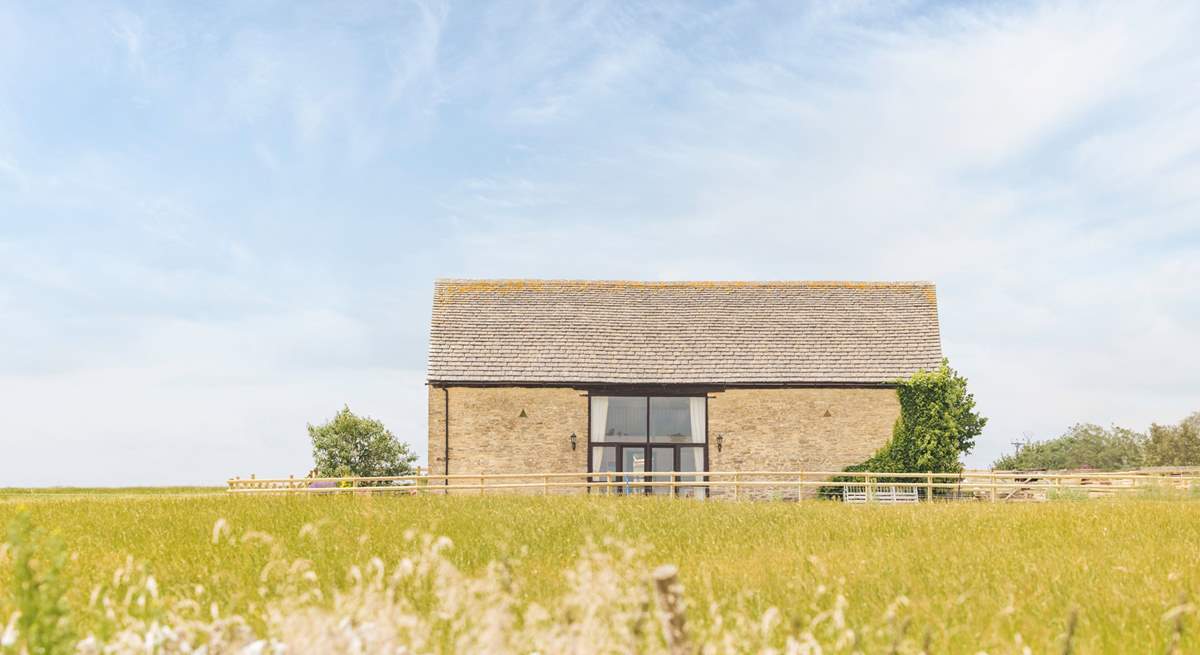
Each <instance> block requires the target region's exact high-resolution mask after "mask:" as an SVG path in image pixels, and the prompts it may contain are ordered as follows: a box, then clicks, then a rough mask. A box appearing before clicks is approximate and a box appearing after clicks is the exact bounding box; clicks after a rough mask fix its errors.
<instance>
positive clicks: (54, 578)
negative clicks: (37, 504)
mask: <svg viewBox="0 0 1200 655" xmlns="http://www.w3.org/2000/svg"><path fill="white" fill-rule="evenodd" d="M5 549H6V550H7V551H8V554H9V557H11V559H12V580H11V582H10V585H11V586H10V588H11V594H12V600H13V604H14V605H15V606H16V611H17V615H16V622H15V626H14V627H15V628H16V631H15V633H16V642H17V643H14V644H12V645H13V646H18V645H19V646H18V650H17V651H16V652H21V651H22V650H24V651H26V652H28V653H29V654H30V655H54V654H56V653H70V652H73V651H74V646H73V643H74V634H73V631H72V629H71V620H70V618H71V617H70V614H71V611H70V606H69V605H68V604H67V600H66V596H67V591H68V586H69V585H68V581H67V579H66V578H65V577H64V576H63V572H62V571H63V567H64V566H65V565H66V562H67V551H66V548H65V547H64V546H63V542H62V539H61V538H60V537H59V536H58V535H53V534H46V532H45V531H43V530H41V529H39V528H34V527H33V525H32V523H31V521H30V518H29V514H27V513H25V512H21V513H19V514H17V516H16V517H15V518H14V519H13V520H12V522H11V523H10V524H9V526H8V542H7V544H6V545H5Z"/></svg>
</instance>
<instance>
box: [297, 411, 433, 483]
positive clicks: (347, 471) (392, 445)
mask: <svg viewBox="0 0 1200 655" xmlns="http://www.w3.org/2000/svg"><path fill="white" fill-rule="evenodd" d="M308 436H309V437H311V438H312V445H313V461H314V462H315V463H316V471H317V475H319V476H321V477H334V476H337V477H343V476H358V477H366V476H386V475H409V474H411V473H412V472H413V466H412V465H413V463H414V462H416V461H417V456H416V455H414V454H413V453H412V452H410V451H409V449H408V444H405V443H403V442H401V441H400V440H398V439H396V437H395V436H394V435H392V433H391V432H389V431H388V429H387V428H386V427H384V425H383V423H381V422H379V421H377V420H375V419H373V418H370V417H363V416H357V415H355V414H354V413H353V412H351V411H350V408H349V407H348V406H343V407H342V411H340V412H338V413H337V416H334V417H333V418H332V419H331V420H330V421H329V422H328V423H325V424H322V425H312V424H309V426H308Z"/></svg>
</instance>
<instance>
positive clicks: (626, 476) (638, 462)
mask: <svg viewBox="0 0 1200 655" xmlns="http://www.w3.org/2000/svg"><path fill="white" fill-rule="evenodd" d="M645 472H646V447H645V446H621V481H622V482H623V483H624V484H623V485H622V486H621V493H625V494H640V493H646V487H645V486H644V485H643V484H641V483H642V482H645V481H646V476H645V475H644V474H645Z"/></svg>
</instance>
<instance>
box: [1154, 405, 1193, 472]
mask: <svg viewBox="0 0 1200 655" xmlns="http://www.w3.org/2000/svg"><path fill="white" fill-rule="evenodd" d="M1197 464H1200V412H1197V413H1195V414H1192V415H1191V416H1189V417H1187V418H1185V419H1183V420H1182V421H1180V423H1179V425H1158V424H1157V423H1155V424H1154V425H1151V426H1150V436H1149V438H1148V439H1147V440H1146V465H1147V466H1195V465H1197Z"/></svg>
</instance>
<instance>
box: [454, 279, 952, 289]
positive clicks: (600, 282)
mask: <svg viewBox="0 0 1200 655" xmlns="http://www.w3.org/2000/svg"><path fill="white" fill-rule="evenodd" d="M434 284H435V285H448V284H461V285H480V286H483V285H531V286H532V285H540V284H569V285H578V286H614V285H628V286H645V287H687V286H709V285H728V286H746V287H757V286H796V287H806V286H807V287H834V288H839V287H850V288H854V287H884V288H886V287H931V286H936V285H935V284H934V283H933V282H930V281H927V280H605V279H566V278H436V279H435V280H434Z"/></svg>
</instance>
